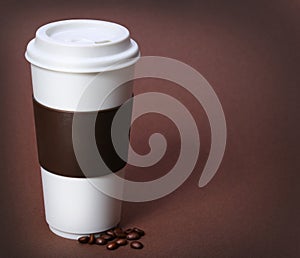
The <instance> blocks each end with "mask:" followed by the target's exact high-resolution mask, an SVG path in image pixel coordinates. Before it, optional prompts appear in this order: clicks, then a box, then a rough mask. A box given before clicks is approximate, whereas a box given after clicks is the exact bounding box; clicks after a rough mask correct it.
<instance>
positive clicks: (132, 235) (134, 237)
mask: <svg viewBox="0 0 300 258" xmlns="http://www.w3.org/2000/svg"><path fill="white" fill-rule="evenodd" d="M126 238H127V239H128V240H137V239H139V238H140V235H139V234H138V233H136V232H134V231H132V232H130V233H129V234H128V235H127V236H126Z"/></svg>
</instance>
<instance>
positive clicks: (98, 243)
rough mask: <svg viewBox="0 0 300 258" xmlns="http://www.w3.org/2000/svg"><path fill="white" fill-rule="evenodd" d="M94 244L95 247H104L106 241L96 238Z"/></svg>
mask: <svg viewBox="0 0 300 258" xmlns="http://www.w3.org/2000/svg"><path fill="white" fill-rule="evenodd" d="M95 244H96V245H106V244H107V241H106V240H105V239H104V238H102V237H98V238H96V240H95Z"/></svg>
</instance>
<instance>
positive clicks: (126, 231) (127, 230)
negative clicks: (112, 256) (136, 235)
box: [124, 228, 132, 234]
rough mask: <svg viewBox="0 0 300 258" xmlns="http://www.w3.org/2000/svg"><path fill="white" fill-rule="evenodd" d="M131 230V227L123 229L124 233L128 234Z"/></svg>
mask: <svg viewBox="0 0 300 258" xmlns="http://www.w3.org/2000/svg"><path fill="white" fill-rule="evenodd" d="M131 231H132V229H131V228H128V229H126V230H125V231H124V233H125V234H129V233H130V232H131Z"/></svg>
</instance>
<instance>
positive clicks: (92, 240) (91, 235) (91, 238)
mask: <svg viewBox="0 0 300 258" xmlns="http://www.w3.org/2000/svg"><path fill="white" fill-rule="evenodd" d="M94 242H95V237H94V235H93V234H90V239H89V241H88V243H89V244H90V245H92V244H94Z"/></svg>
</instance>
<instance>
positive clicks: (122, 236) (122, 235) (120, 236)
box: [116, 233, 126, 238]
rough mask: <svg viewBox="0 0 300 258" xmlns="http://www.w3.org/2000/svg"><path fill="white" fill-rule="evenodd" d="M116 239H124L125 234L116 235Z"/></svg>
mask: <svg viewBox="0 0 300 258" xmlns="http://www.w3.org/2000/svg"><path fill="white" fill-rule="evenodd" d="M116 237H118V238H126V234H125V233H118V234H116Z"/></svg>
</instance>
